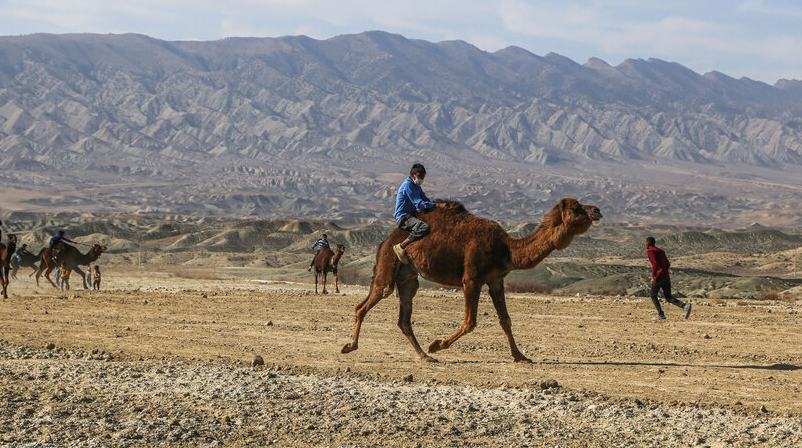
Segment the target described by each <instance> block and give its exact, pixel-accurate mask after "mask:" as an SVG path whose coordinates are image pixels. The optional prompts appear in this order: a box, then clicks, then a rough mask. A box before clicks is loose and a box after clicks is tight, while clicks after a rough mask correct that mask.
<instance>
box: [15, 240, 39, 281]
mask: <svg viewBox="0 0 802 448" xmlns="http://www.w3.org/2000/svg"><path fill="white" fill-rule="evenodd" d="M44 250H45V248H42V250H41V251H39V254H38V255H34V254H32V253H30V252H25V253H24V254H22V261H17V257H16V255H15V256H13V257H11V262H10V263H9V266H10V267H11V278H13V279H14V280H16V279H17V271H18V270H19V268H31V269H32V271H31V273H30V274H28V277H30V276H32V275H33V274H36V271H38V270H39V266H37V265H36V262H37V261H39V260H40V259H41V258H42V252H44Z"/></svg>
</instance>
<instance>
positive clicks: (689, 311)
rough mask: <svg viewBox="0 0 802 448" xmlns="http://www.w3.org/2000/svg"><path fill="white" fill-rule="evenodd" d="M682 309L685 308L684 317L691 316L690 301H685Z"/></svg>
mask: <svg viewBox="0 0 802 448" xmlns="http://www.w3.org/2000/svg"><path fill="white" fill-rule="evenodd" d="M682 309H683V310H685V318H686V319H687V318H689V317H691V304H690V303H686V304H685V307H684V308H682Z"/></svg>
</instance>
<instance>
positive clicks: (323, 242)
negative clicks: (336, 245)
mask: <svg viewBox="0 0 802 448" xmlns="http://www.w3.org/2000/svg"><path fill="white" fill-rule="evenodd" d="M324 247H329V236H328V235H326V234H325V233H324V234H323V237H321V238H318V240H317V241H315V244H313V245H312V249H314V250H315V256H314V257H312V262H311V263H309V269H307V272H312V267H313V266H314V265H315V258H317V254H319V253H320V250H321V249H323V248H324Z"/></svg>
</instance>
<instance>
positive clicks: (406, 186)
mask: <svg viewBox="0 0 802 448" xmlns="http://www.w3.org/2000/svg"><path fill="white" fill-rule="evenodd" d="M433 208H434V202H432V201H430V200H429V198H427V197H426V193H424V192H423V189H422V188H421V187H420V185H415V183H414V182H412V178H411V177H407V180H405V181H404V183H403V184H401V187H399V188H398V196H396V198H395V221H396V222H398V221H400V220H401V218H403V217H404V216H407V215H413V216H414V215H415V214H416V213H418V210H431V209H433Z"/></svg>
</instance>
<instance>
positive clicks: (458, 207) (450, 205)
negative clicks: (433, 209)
mask: <svg viewBox="0 0 802 448" xmlns="http://www.w3.org/2000/svg"><path fill="white" fill-rule="evenodd" d="M434 202H435V203H439V204H445V207H444V209H445V210H446V211H448V212H449V213H468V210H467V209H466V208H465V206H464V205H462V202H459V201H453V200H449V199H437V200H435V201H434Z"/></svg>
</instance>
